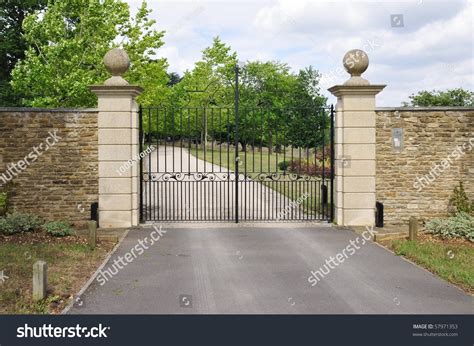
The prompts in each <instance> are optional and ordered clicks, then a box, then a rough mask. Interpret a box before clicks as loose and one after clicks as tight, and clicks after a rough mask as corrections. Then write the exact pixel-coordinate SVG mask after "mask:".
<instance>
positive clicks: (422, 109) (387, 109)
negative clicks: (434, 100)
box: [375, 106, 474, 112]
mask: <svg viewBox="0 0 474 346" xmlns="http://www.w3.org/2000/svg"><path fill="white" fill-rule="evenodd" d="M375 111H376V112H395V111H399V112H400V111H406V112H426V111H444V112H449V111H474V107H472V106H469V107H451V106H446V107H440V106H436V107H402V106H401V107H375Z"/></svg>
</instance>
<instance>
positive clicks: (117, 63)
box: [104, 48, 130, 85]
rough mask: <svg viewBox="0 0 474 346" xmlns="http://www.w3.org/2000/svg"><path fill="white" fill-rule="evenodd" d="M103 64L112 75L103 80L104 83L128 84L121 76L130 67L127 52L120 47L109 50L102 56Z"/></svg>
mask: <svg viewBox="0 0 474 346" xmlns="http://www.w3.org/2000/svg"><path fill="white" fill-rule="evenodd" d="M104 65H105V68H106V69H107V71H109V73H110V74H111V75H112V77H111V78H109V79H107V80H106V81H105V83H104V84H105V85H128V82H127V81H126V80H125V79H123V78H122V75H123V74H124V73H125V72H127V71H128V69H129V67H130V58H129V57H128V54H127V52H125V51H124V50H123V49H120V48H114V49H111V50H109V51H108V52H107V54H105V56H104Z"/></svg>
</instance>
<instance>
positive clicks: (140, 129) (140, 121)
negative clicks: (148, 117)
mask: <svg viewBox="0 0 474 346" xmlns="http://www.w3.org/2000/svg"><path fill="white" fill-rule="evenodd" d="M142 112H143V108H142V106H141V105H140V107H139V108H138V141H139V143H138V145H139V148H140V149H139V150H140V153H143V113H142ZM139 165H140V167H139V172H140V196H139V197H140V215H139V220H140V223H142V222H143V161H142V160H140V161H139Z"/></svg>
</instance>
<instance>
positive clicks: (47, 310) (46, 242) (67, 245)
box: [0, 232, 115, 314]
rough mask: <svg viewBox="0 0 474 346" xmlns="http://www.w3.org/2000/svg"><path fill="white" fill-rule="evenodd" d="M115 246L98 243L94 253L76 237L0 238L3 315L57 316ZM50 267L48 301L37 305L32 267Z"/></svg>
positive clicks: (32, 235)
mask: <svg viewBox="0 0 474 346" xmlns="http://www.w3.org/2000/svg"><path fill="white" fill-rule="evenodd" d="M114 245H115V244H114V243H112V242H98V244H97V247H96V249H95V250H91V249H89V247H88V245H87V241H86V240H85V239H83V238H80V237H76V236H68V237H63V238H55V237H51V236H49V235H47V234H45V233H44V232H34V233H24V234H16V235H14V236H3V235H0V272H1V271H3V274H4V275H5V276H7V277H8V278H7V279H5V280H4V281H0V314H55V313H59V312H61V310H62V309H63V308H64V307H65V306H66V305H67V303H68V302H69V300H70V299H72V295H73V294H75V293H76V292H77V291H79V289H80V288H81V287H82V286H83V285H84V284H85V283H86V282H87V280H88V279H89V278H90V276H91V275H92V274H93V273H94V272H95V270H96V269H97V267H98V266H99V265H100V264H101V263H102V261H103V260H104V259H105V257H106V256H107V254H108V253H109V252H110V251H111V250H112V248H113V247H114ZM37 260H44V261H46V262H47V263H48V297H47V298H46V299H45V300H42V301H39V302H34V301H33V300H32V298H31V296H32V277H33V263H34V262H36V261H37Z"/></svg>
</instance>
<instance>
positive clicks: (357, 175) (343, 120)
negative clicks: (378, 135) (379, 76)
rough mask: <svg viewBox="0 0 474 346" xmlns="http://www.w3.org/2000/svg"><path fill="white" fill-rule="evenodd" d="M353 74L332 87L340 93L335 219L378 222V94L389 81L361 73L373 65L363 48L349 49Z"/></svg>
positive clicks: (346, 59) (357, 223)
mask: <svg viewBox="0 0 474 346" xmlns="http://www.w3.org/2000/svg"><path fill="white" fill-rule="evenodd" d="M343 65H344V68H345V69H346V71H347V72H348V73H349V74H350V75H351V77H350V78H349V79H348V80H347V81H346V82H345V83H344V84H343V85H336V86H333V87H331V88H329V89H328V90H329V91H330V92H331V93H332V94H333V95H334V96H336V97H337V105H336V119H335V128H334V129H335V141H334V151H335V179H334V181H335V189H334V191H335V195H334V200H335V220H334V221H335V222H336V223H337V224H338V225H343V226H373V225H374V223H375V164H376V162H375V146H376V145H375V95H377V94H378V93H379V92H380V91H382V89H383V88H385V85H371V84H370V83H369V81H367V80H366V79H364V78H362V77H361V75H362V73H364V71H365V70H367V67H368V66H369V58H368V56H367V54H366V53H365V52H364V51H362V50H360V49H353V50H350V51H349V52H347V53H346V55H345V56H344V58H343Z"/></svg>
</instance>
